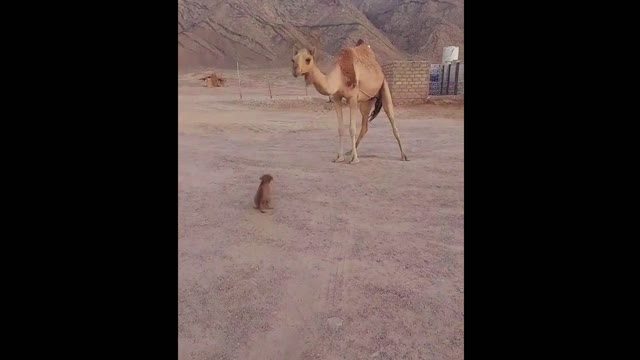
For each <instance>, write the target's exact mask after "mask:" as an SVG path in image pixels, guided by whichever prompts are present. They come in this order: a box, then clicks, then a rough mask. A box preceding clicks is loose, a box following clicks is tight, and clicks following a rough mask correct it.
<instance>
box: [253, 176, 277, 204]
mask: <svg viewBox="0 0 640 360" xmlns="http://www.w3.org/2000/svg"><path fill="white" fill-rule="evenodd" d="M272 181H273V176H271V175H269V174H266V175H262V176H261V177H260V186H258V192H256V196H254V197H253V202H254V204H256V207H255V208H256V209H258V210H260V212H266V211H264V210H262V209H273V208H272V207H270V206H269V203H270V202H271V182H272Z"/></svg>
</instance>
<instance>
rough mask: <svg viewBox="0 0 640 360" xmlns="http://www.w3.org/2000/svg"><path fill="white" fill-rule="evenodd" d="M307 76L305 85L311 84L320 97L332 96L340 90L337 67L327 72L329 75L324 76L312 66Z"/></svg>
mask: <svg viewBox="0 0 640 360" xmlns="http://www.w3.org/2000/svg"><path fill="white" fill-rule="evenodd" d="M307 76H308V78H307V79H306V80H307V83H309V82H310V83H313V86H314V87H315V88H316V90H318V92H319V93H320V94H322V95H333V94H335V93H336V92H338V90H339V89H340V81H341V78H340V69H338V68H337V67H336V68H334V69H333V70H332V71H331V72H329V75H325V74H323V73H322V71H320V69H318V68H317V67H316V66H314V67H313V69H312V70H311V71H310V72H309V73H308V74H307Z"/></svg>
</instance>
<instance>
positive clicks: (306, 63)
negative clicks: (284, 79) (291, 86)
mask: <svg viewBox="0 0 640 360" xmlns="http://www.w3.org/2000/svg"><path fill="white" fill-rule="evenodd" d="M315 54H316V48H312V49H311V50H308V49H306V48H305V49H300V50H296V49H293V57H292V58H291V63H292V69H291V71H292V73H293V76H294V77H298V76H300V75H306V74H307V73H309V71H311V69H312V68H313V67H314V66H316V62H315Z"/></svg>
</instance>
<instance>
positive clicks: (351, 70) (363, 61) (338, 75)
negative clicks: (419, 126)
mask: <svg viewBox="0 0 640 360" xmlns="http://www.w3.org/2000/svg"><path fill="white" fill-rule="evenodd" d="M363 45H365V44H364V41H363V40H362V39H360V40H358V42H357V44H356V46H355V47H347V48H344V49H342V50H340V52H339V53H338V55H337V56H336V62H335V65H334V67H333V68H332V69H331V71H330V72H329V73H328V74H326V75H325V74H323V73H322V71H320V69H318V67H317V66H316V62H315V55H316V49H315V47H314V48H311V49H307V48H302V49H300V50H296V49H295V48H294V50H293V57H292V59H291V62H292V63H293V65H292V67H293V69H292V73H293V76H294V77H296V78H297V77H298V76H300V75H304V79H305V82H306V84H307V85H311V84H313V86H314V87H315V88H316V90H317V91H318V92H319V93H320V94H322V95H325V96H330V97H331V98H332V100H333V104H334V107H335V110H336V115H337V117H338V137H339V141H338V149H337V150H338V155H337V157H336V158H335V159H334V160H333V162H342V161H345V158H344V155H345V154H344V149H343V132H344V129H343V127H344V125H343V118H342V99H343V98H345V99H346V100H347V103H348V105H349V135H350V136H351V150H350V151H349V152H348V153H347V154H346V155H351V160H350V161H349V164H357V163H359V162H360V160H359V159H358V145H360V141H362V138H363V137H364V135H365V134H366V133H367V131H368V130H369V122H371V121H372V120H373V119H374V118H375V117H376V116H377V115H378V113H379V112H380V108H384V112H385V113H386V114H387V117H388V118H389V122H390V123H391V129H392V130H393V135H394V136H395V138H396V140H397V141H398V146H399V147H400V159H401V160H402V161H408V160H409V159H408V158H407V155H406V154H405V153H404V151H403V150H402V144H401V142H400V135H399V134H398V128H397V127H396V124H395V116H394V112H393V103H392V101H391V92H390V91H389V85H388V84H387V81H386V79H385V78H384V73H383V72H382V67H381V66H380V64H379V63H378V61H377V59H376V56H375V54H374V53H373V50H371V46H369V45H367V46H363ZM374 100H375V107H374V109H373V112H371V107H372V106H374ZM356 107H359V108H360V114H361V115H362V126H361V128H360V134H359V135H358V140H356V118H355V116H356V115H355V114H356ZM369 113H371V115H369Z"/></svg>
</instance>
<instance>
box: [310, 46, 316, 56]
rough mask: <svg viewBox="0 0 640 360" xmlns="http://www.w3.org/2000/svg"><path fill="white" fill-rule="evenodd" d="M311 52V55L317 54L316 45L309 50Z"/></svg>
mask: <svg viewBox="0 0 640 360" xmlns="http://www.w3.org/2000/svg"><path fill="white" fill-rule="evenodd" d="M309 54H311V56H316V47H315V46H314V47H312V48H311V50H309Z"/></svg>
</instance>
